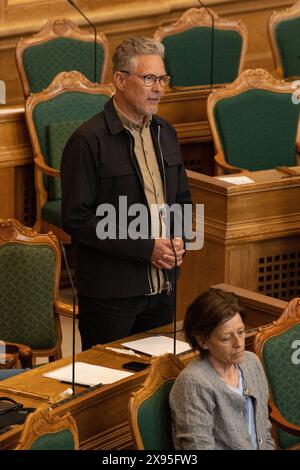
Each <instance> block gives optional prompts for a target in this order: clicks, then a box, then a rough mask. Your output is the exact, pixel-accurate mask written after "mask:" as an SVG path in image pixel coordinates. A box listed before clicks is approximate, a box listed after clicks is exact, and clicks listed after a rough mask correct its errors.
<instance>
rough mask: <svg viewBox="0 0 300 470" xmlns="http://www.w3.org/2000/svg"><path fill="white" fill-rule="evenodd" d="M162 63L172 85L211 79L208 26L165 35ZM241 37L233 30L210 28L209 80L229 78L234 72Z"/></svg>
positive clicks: (197, 82)
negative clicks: (212, 50) (212, 49)
mask: <svg viewBox="0 0 300 470" xmlns="http://www.w3.org/2000/svg"><path fill="white" fill-rule="evenodd" d="M162 43H163V44H164V46H165V66H166V70H167V73H168V74H169V75H170V76H171V85H173V86H196V85H208V84H210V82H211V46H212V35H211V28H208V27H194V28H190V29H188V30H186V31H183V32H180V33H176V34H173V35H170V36H166V37H164V38H163V39H162ZM242 45H243V41H242V37H241V36H240V34H239V33H238V32H237V31H230V30H229V31H226V30H217V29H215V30H214V54H213V55H214V64H213V83H227V82H232V81H233V80H234V79H235V78H236V77H237V75H238V71H239V65H240V58H241V52H242Z"/></svg>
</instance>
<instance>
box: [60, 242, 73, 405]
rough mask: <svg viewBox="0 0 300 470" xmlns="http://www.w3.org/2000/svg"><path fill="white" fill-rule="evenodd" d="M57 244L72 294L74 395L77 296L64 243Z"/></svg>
mask: <svg viewBox="0 0 300 470" xmlns="http://www.w3.org/2000/svg"><path fill="white" fill-rule="evenodd" d="M59 244H60V248H61V251H62V254H63V258H64V261H65V265H66V267H67V272H68V276H69V279H70V282H71V287H72V296H73V310H72V394H73V396H74V395H75V338H76V336H75V331H76V297H77V296H76V291H75V287H74V283H73V279H72V275H71V271H70V267H69V263H68V260H67V255H66V250H65V247H64V245H63V243H62V242H61V241H60V242H59Z"/></svg>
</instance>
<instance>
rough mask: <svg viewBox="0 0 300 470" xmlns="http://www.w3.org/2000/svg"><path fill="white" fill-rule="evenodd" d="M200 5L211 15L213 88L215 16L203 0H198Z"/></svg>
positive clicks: (212, 79)
mask: <svg viewBox="0 0 300 470" xmlns="http://www.w3.org/2000/svg"><path fill="white" fill-rule="evenodd" d="M198 2H199V5H200V6H201V7H202V8H204V9H205V10H206V12H207V13H208V15H209V16H210V17H211V51H210V88H211V89H212V88H213V84H214V52H215V50H214V47H215V44H214V43H215V17H214V15H213V14H212V12H211V11H210V9H209V8H208V7H207V6H206V5H204V3H203V2H202V1H201V0H198Z"/></svg>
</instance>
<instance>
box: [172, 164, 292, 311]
mask: <svg viewBox="0 0 300 470" xmlns="http://www.w3.org/2000/svg"><path fill="white" fill-rule="evenodd" d="M298 170H299V176H292V177H288V178H286V177H284V175H283V174H282V173H281V172H279V171H278V170H264V171H260V172H252V173H249V174H248V176H249V177H250V178H252V179H253V180H254V181H255V182H254V183H252V184H247V185H243V186H236V185H232V184H229V183H227V182H224V181H221V180H219V179H217V178H216V177H209V176H206V175H201V174H196V173H193V172H189V181H190V184H191V189H192V196H193V202H194V203H202V204H204V223H205V240H204V247H203V248H202V250H201V251H192V252H188V253H187V254H186V256H185V259H184V263H183V272H182V276H181V278H180V280H179V286H178V298H179V299H180V304H179V306H178V318H179V319H180V318H182V316H183V313H184V311H185V310H186V307H187V305H188V304H189V303H190V302H191V301H192V300H193V299H194V298H195V297H196V296H197V295H198V294H199V293H200V292H202V291H203V290H205V289H207V288H208V287H209V286H210V285H212V284H215V283H221V282H225V283H227V284H232V285H235V286H239V287H243V288H245V289H249V290H251V291H254V292H255V291H256V292H260V293H261V294H266V295H270V296H272V297H278V298H281V299H283V300H288V299H290V298H292V297H295V296H298V295H300V167H298Z"/></svg>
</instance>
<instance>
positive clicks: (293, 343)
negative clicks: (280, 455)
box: [254, 298, 300, 449]
mask: <svg viewBox="0 0 300 470" xmlns="http://www.w3.org/2000/svg"><path fill="white" fill-rule="evenodd" d="M299 339H300V299H299V298H296V299H293V300H291V301H290V302H289V303H288V305H287V307H286V309H285V310H284V312H283V314H282V315H281V316H280V317H279V319H278V320H276V321H275V322H273V324H272V325H271V326H269V327H267V328H264V329H262V330H261V331H260V332H258V333H257V335H256V337H255V341H254V351H255V353H256V354H257V355H258V356H259V357H260V360H261V362H262V364H263V367H264V369H265V372H266V376H267V379H268V383H269V388H270V399H269V407H270V419H271V421H272V422H273V424H274V425H275V429H276V440H277V444H278V446H279V447H280V448H281V449H289V448H298V449H300V363H299V360H300V341H299Z"/></svg>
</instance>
